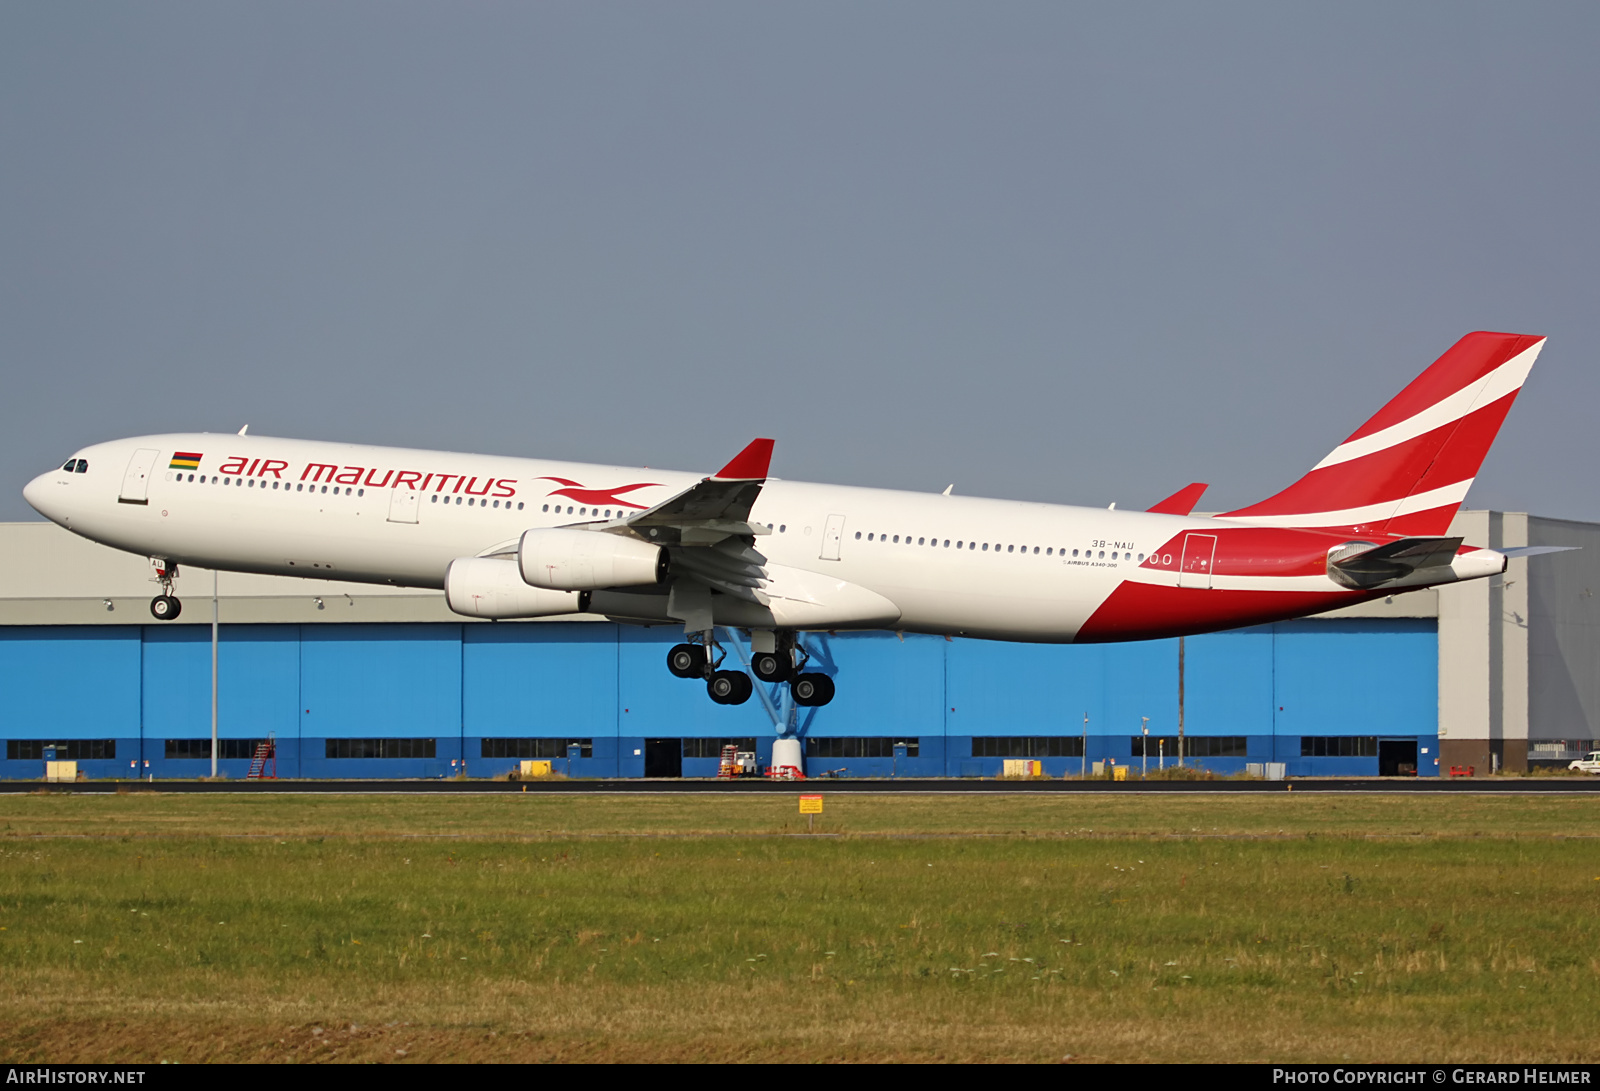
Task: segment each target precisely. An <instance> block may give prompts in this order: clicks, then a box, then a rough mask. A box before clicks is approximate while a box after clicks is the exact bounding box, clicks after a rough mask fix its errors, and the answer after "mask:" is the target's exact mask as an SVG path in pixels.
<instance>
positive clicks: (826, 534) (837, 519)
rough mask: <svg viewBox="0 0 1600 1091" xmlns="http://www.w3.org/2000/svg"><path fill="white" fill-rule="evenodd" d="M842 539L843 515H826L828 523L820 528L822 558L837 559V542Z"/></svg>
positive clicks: (826, 559)
mask: <svg viewBox="0 0 1600 1091" xmlns="http://www.w3.org/2000/svg"><path fill="white" fill-rule="evenodd" d="M843 540H844V516H842V515H830V516H828V523H827V525H826V526H824V527H823V528H822V559H823V560H825V561H837V560H838V559H839V543H840V542H841V541H843Z"/></svg>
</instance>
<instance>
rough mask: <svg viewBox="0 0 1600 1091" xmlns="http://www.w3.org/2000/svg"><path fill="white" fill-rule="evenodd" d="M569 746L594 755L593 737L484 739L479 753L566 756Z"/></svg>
mask: <svg viewBox="0 0 1600 1091" xmlns="http://www.w3.org/2000/svg"><path fill="white" fill-rule="evenodd" d="M569 746H576V747H580V748H581V749H580V756H582V757H585V758H592V757H594V740H593V739H484V740H482V741H481V742H480V743H479V746H478V754H479V756H480V757H485V758H564V757H566V756H567V747H569Z"/></svg>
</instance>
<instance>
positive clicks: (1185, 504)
mask: <svg viewBox="0 0 1600 1091" xmlns="http://www.w3.org/2000/svg"><path fill="white" fill-rule="evenodd" d="M1209 487H1210V486H1208V485H1206V484H1205V483H1204V482H1201V481H1196V482H1195V483H1194V484H1193V485H1185V486H1184V487H1183V488H1181V489H1179V490H1178V491H1177V492H1175V493H1173V494H1172V495H1171V496H1169V497H1167V498H1166V499H1165V500H1163V501H1161V503H1159V504H1157V505H1155V506H1154V507H1152V508H1149V509H1147V510H1149V511H1153V512H1155V513H1156V514H1157V515H1188V514H1189V513H1190V512H1191V511H1193V510H1194V506H1195V505H1196V504H1198V503H1200V497H1201V496H1202V495H1204V493H1205V491H1206V489H1207V488H1209Z"/></svg>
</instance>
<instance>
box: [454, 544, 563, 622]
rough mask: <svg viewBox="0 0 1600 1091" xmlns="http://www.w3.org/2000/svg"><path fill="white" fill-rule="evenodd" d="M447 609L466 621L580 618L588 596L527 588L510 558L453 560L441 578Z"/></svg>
mask: <svg viewBox="0 0 1600 1091" xmlns="http://www.w3.org/2000/svg"><path fill="white" fill-rule="evenodd" d="M444 597H445V601H446V602H448V603H449V604H450V609H452V610H454V611H455V612H456V613H458V614H464V615H466V616H467V617H481V618H490V619H494V618H515V617H555V616H556V615H558V614H581V613H583V612H584V610H586V609H587V608H588V605H589V604H588V602H587V601H586V600H587V599H588V597H589V596H588V595H587V594H586V593H583V592H578V591H551V590H547V589H546V588H543V587H529V586H528V584H527V582H526V581H525V580H523V578H522V573H521V572H520V571H519V570H518V568H517V562H516V561H514V560H512V559H511V558H510V557H457V558H456V559H455V560H453V561H451V562H450V567H449V568H448V569H446V570H445V574H444Z"/></svg>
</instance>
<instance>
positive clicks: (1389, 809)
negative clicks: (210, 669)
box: [0, 793, 1600, 1062]
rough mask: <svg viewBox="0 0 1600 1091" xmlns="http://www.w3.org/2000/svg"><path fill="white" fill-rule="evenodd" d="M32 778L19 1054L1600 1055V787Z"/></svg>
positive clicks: (7, 846)
mask: <svg viewBox="0 0 1600 1091" xmlns="http://www.w3.org/2000/svg"><path fill="white" fill-rule="evenodd" d="M794 808H795V801H794V799H793V798H792V797H773V796H759V797H736V798H728V797H693V796H670V797H660V796H656V797H593V796H573V797H547V796H542V795H538V794H536V793H530V794H528V795H525V796H524V795H520V794H519V795H513V796H504V795H501V796H471V797H449V798H442V797H428V796H420V797H410V796H380V797H371V796H343V797H315V798H307V797H290V796H237V797H205V796H181V795H179V796H166V795H160V794H140V793H134V794H127V795H113V796H74V795H67V794H53V795H49V794H40V795H33V796H8V797H0V974H3V975H4V984H5V988H4V989H3V990H0V1056H3V1057H4V1059H5V1060H8V1061H28V1062H33V1061H72V1060H80V1061H159V1060H168V1061H189V1062H193V1061H207V1060H218V1061H221V1060H300V1061H303V1060H341V1061H370V1060H379V1061H402V1060H403V1061H418V1060H420V1061H443V1060H574V1061H577V1060H584V1061H592V1060H619V1061H623V1060H626V1061H679V1060H685V1061H686V1060H728V1061H735V1060H767V1061H770V1060H790V1061H828V1060H841V1061H842V1060H950V1061H964V1060H1019V1061H1049V1060H1060V1059H1062V1058H1063V1057H1066V1056H1069V1055H1070V1056H1072V1057H1075V1058H1078V1059H1083V1060H1095V1061H1100V1060H1129V1061H1134V1060H1140V1061H1146V1060H1153V1061H1208V1060H1219V1061H1220V1060H1245V1061H1251V1060H1274V1061H1291V1060H1301V1061H1340V1060H1346V1059H1349V1060H1390V1061H1399V1060H1426V1061H1445V1060H1460V1061H1529V1060H1538V1061H1593V1060H1595V1059H1596V1056H1597V1055H1600V1048H1597V1047H1596V1045H1595V1044H1594V1039H1593V1029H1592V1024H1593V1013H1594V1011H1595V1010H1596V1007H1597V1003H1596V1002H1597V1000H1600V988H1597V985H1600V954H1597V953H1596V952H1595V949H1594V947H1595V933H1596V923H1597V910H1600V855H1597V850H1600V838H1597V837H1596V834H1597V833H1600V822H1597V820H1600V800H1591V799H1587V798H1560V799H1545V798H1537V797H1534V798H1527V797H1520V798H1495V797H1450V798H1442V797H1426V796H1421V797H1361V796H1344V797H1332V796H1297V795H1290V794H1287V793H1286V794H1285V795H1283V796H1277V795H1273V796H1269V797H1254V796H1184V797H1167V798H1162V797H1141V796H1104V797H1078V796H1056V797H1048V798H1043V797H1039V798H1035V797H1028V796H1006V797H984V796H962V797H956V798H948V797H946V798H936V797H927V796H900V795H894V796H887V795H886V796H856V795H852V796H830V797H828V801H827V812H826V814H825V816H824V820H823V822H822V823H821V824H820V825H819V826H818V833H817V834H816V835H814V836H813V835H807V834H805V833H804V832H803V830H804V825H803V820H802V819H800V818H799V816H798V815H797V814H795V812H794Z"/></svg>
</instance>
